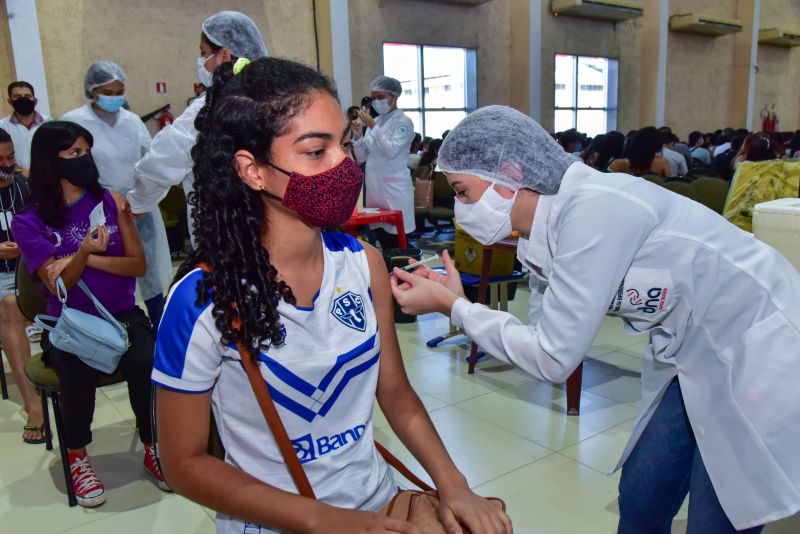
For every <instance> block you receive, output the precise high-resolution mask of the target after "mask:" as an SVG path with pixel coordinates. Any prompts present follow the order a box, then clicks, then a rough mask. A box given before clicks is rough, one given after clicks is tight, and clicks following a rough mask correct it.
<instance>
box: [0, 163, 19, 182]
mask: <svg viewBox="0 0 800 534" xmlns="http://www.w3.org/2000/svg"><path fill="white" fill-rule="evenodd" d="M16 170H17V166H16V165H6V166H3V167H0V182H8V181H9V180H11V179H12V178H13V177H14V171H16Z"/></svg>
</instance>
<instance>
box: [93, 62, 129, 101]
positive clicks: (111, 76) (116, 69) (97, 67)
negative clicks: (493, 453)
mask: <svg viewBox="0 0 800 534" xmlns="http://www.w3.org/2000/svg"><path fill="white" fill-rule="evenodd" d="M113 81H120V82H122V83H123V84H124V83H126V82H127V81H128V78H126V77H125V73H124V72H123V71H122V68H121V67H120V66H119V65H117V64H116V63H114V62H112V61H96V62H95V63H92V64H91V65H89V69H88V70H87V71H86V76H84V77H83V89H84V92H85V93H86V98H92V89H96V88H98V87H100V86H101V85H105V84H107V83H111V82H113Z"/></svg>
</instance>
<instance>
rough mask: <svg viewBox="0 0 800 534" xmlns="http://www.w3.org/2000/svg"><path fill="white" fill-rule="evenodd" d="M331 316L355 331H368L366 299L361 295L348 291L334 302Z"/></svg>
mask: <svg viewBox="0 0 800 534" xmlns="http://www.w3.org/2000/svg"><path fill="white" fill-rule="evenodd" d="M331 314H332V315H333V316H334V317H336V319H338V320H339V322H340V323H342V324H343V325H345V326H346V327H348V328H352V329H353V330H358V331H359V332H365V331H366V330H367V315H366V313H364V299H362V298H361V295H358V294H356V293H353V292H352V291H348V292H347V293H345V294H344V295H341V296H339V297H337V298H336V299H335V300H334V301H333V309H332V310H331Z"/></svg>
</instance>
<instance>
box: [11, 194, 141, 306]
mask: <svg viewBox="0 0 800 534" xmlns="http://www.w3.org/2000/svg"><path fill="white" fill-rule="evenodd" d="M101 201H102V202H103V211H104V212H105V216H106V226H107V227H108V233H109V239H108V249H107V250H106V251H105V252H104V253H102V254H101V255H103V256H124V255H125V246H124V244H123V242H122V235H121V234H120V232H119V225H118V220H117V204H116V202H115V201H114V198H113V197H112V196H111V193H109V192H108V191H104V192H103V196H102V198H101V197H98V196H96V195H94V194H92V193H90V192H88V191H87V193H86V195H85V196H84V197H83V198H82V199H81V200H79V201H78V202H77V203H76V204H75V205H73V206H70V207H68V208H64V221H65V224H64V226H63V227H62V228H51V227H50V226H48V225H46V224H45V222H44V221H43V220H42V219H41V218H40V217H39V214H38V213H37V212H36V210H35V209H32V208H30V207H29V208H27V209H25V210H24V211H22V212H20V213H18V214H17V215H16V216H15V217H14V220H13V221H12V223H11V228H12V231H13V233H14V237H15V238H16V240H17V244H18V245H19V250H20V253H21V254H22V258H23V260H24V261H25V266H26V267H27V268H28V272H29V273H31V274H34V273H36V271H37V269H39V267H41V266H42V264H44V262H45V261H47V259H48V258H51V257H54V258H56V259H60V258H64V257H67V256H72V255H73V254H75V253H76V252H78V249H79V248H80V246H81V242H82V241H83V238H84V237H85V236H86V232H87V231H88V230H89V214H90V213H91V212H92V210H93V209H94V207H95V206H97V204H98V203H99V202H101ZM81 280H83V282H84V283H85V284H86V285H87V286H89V289H90V290H91V292H92V293H93V294H94V296H95V297H96V298H97V299H98V300H99V301H100V302H101V303H102V304H103V306H105V307H106V309H107V310H108V311H110V312H111V313H119V312H123V311H127V310H130V309H131V308H133V306H134V304H135V302H136V300H135V297H134V290H135V289H136V278H134V277H133V276H118V275H116V274H110V273H107V272H104V271H99V270H97V269H93V268H92V267H88V266H87V267H86V268H85V269H84V270H83V273H82V274H81ZM42 291H44V292H45V293H46V294H47V313H48V314H50V315H53V316H56V317H57V316H59V315H61V302H59V300H58V298H57V297H56V296H55V295H53V294H52V293H50V291H49V290H48V289H47V288H46V287H45V286H44V284H42ZM67 306H69V307H70V308H74V309H77V310H81V311H84V312H86V313H90V314H92V315H98V316H99V315H100V314H99V313H98V312H97V309H96V308H95V307H94V304H93V303H92V301H91V300H89V297H88V296H86V294H85V293H84V292H83V291H82V290H81V288H79V287H78V286H77V285H75V286H74V287H72V289H70V290H69V293H68V295H67Z"/></svg>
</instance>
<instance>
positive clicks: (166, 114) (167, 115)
mask: <svg viewBox="0 0 800 534" xmlns="http://www.w3.org/2000/svg"><path fill="white" fill-rule="evenodd" d="M173 122H175V116H174V115H173V114H172V113H171V111H170V108H167V109H165V110H164V111H162V112H161V115H160V116H159V117H158V129H159V130H161V129H163V128H166V127H167V125H168V124H172V123H173Z"/></svg>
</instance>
